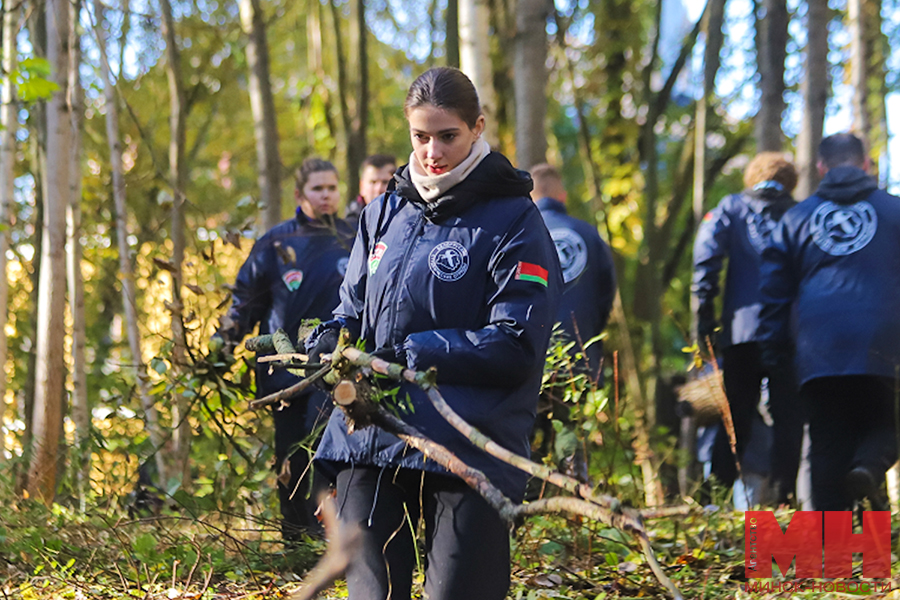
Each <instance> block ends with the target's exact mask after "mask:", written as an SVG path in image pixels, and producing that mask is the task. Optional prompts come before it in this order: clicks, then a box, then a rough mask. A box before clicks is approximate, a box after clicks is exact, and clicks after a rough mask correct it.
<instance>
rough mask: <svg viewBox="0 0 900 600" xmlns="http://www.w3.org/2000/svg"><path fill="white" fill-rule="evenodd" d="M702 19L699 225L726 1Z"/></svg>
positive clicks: (718, 0) (714, 3)
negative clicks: (704, 44) (703, 39)
mask: <svg viewBox="0 0 900 600" xmlns="http://www.w3.org/2000/svg"><path fill="white" fill-rule="evenodd" d="M707 6H708V10H707V11H706V15H705V17H704V20H703V33H704V37H705V38H706V48H705V49H704V52H703V91H702V94H701V96H700V99H699V100H698V101H697V106H696V115H695V117H694V202H693V209H694V226H695V227H699V225H700V222H701V220H702V219H703V214H704V212H705V211H706V207H705V201H706V180H705V177H706V133H707V118H708V117H709V101H710V99H711V98H712V97H713V95H714V93H715V86H716V73H718V71H719V64H720V62H721V61H720V59H719V54H720V52H721V51H722V44H723V42H724V36H723V34H722V25H723V23H724V21H725V0H710V2H709V4H708V5H707ZM697 309H698V305H697V299H696V298H694V297H693V296H691V317H692V318H691V337H692V338H693V339H696V338H697Z"/></svg>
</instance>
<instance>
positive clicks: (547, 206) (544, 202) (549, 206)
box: [535, 196, 568, 215]
mask: <svg viewBox="0 0 900 600" xmlns="http://www.w3.org/2000/svg"><path fill="white" fill-rule="evenodd" d="M535 205H536V206H537V207H538V210H549V211H552V212H558V213H562V214H564V215H565V214H568V211H567V210H566V205H565V204H563V203H562V202H560V201H559V200H557V199H556V198H550V197H549V196H545V197H543V198H541V199H540V200H538V201H537V202H535Z"/></svg>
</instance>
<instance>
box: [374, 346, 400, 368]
mask: <svg viewBox="0 0 900 600" xmlns="http://www.w3.org/2000/svg"><path fill="white" fill-rule="evenodd" d="M371 354H372V356H377V357H378V358H380V359H381V360H386V361H388V362H390V363H395V364H398V365H401V366H402V367H404V368H405V367H406V349H405V348H404V347H403V344H397V345H395V346H389V347H386V348H379V349H378V350H376V351H375V352H372V353H371Z"/></svg>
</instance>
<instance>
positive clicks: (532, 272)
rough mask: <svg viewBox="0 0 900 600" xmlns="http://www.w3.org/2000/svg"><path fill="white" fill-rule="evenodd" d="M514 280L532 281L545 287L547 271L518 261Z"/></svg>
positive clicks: (538, 266)
mask: <svg viewBox="0 0 900 600" xmlns="http://www.w3.org/2000/svg"><path fill="white" fill-rule="evenodd" d="M516 279H520V280H522V281H533V282H535V283H539V284H541V285H542V286H544V287H547V269H545V268H544V267H542V266H540V265H534V264H531V263H527V262H522V261H521V260H520V261H519V265H518V266H517V267H516Z"/></svg>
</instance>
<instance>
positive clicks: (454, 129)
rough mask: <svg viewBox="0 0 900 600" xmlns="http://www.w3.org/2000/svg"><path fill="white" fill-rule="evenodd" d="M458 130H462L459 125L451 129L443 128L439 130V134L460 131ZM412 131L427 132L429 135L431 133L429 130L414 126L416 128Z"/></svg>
mask: <svg viewBox="0 0 900 600" xmlns="http://www.w3.org/2000/svg"><path fill="white" fill-rule="evenodd" d="M458 131H460V128H459V127H451V128H450V129H441V130H440V131H438V132H437V135H443V134H445V133H456V132H458ZM412 132H413V133H426V134H428V135H431V134H430V133H429V132H428V131H424V130H422V129H415V128H414V129H413V130H412Z"/></svg>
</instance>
